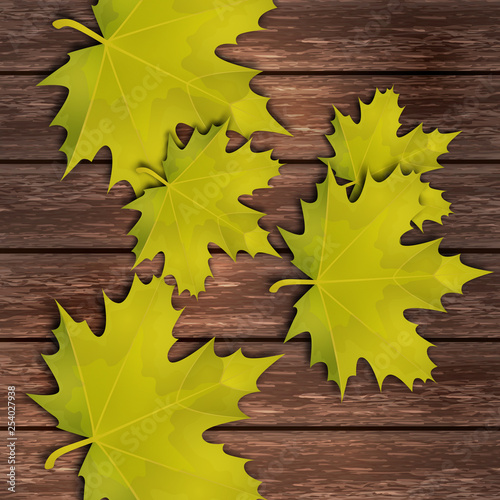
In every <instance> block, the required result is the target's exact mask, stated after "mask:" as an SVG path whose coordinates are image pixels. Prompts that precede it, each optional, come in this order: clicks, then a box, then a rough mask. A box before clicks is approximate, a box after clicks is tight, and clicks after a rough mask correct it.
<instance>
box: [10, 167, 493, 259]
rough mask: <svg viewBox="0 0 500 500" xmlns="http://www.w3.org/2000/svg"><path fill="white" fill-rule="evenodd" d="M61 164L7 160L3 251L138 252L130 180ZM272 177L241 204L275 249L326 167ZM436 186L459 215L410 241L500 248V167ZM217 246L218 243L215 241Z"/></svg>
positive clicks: (450, 177)
mask: <svg viewBox="0 0 500 500" xmlns="http://www.w3.org/2000/svg"><path fill="white" fill-rule="evenodd" d="M63 170H64V167H63V166H62V165H56V164H54V165H33V164H21V165H1V166H0V175H1V176H2V184H1V186H0V198H1V199H2V200H4V202H3V203H2V210H1V211H0V226H1V227H2V228H4V230H3V232H2V234H1V235H0V246H1V247H2V248H10V249H13V248H123V249H132V248H133V246H134V245H135V242H136V240H135V238H134V237H132V236H127V233H128V231H129V230H130V228H131V227H132V226H133V225H134V224H135V222H136V221H137V220H138V217H139V212H136V211H131V210H122V207H123V206H125V205H126V204H127V203H129V202H130V201H131V200H133V199H134V195H133V192H132V189H131V188H130V187H129V186H128V185H127V184H125V183H121V184H119V185H117V186H116V187H115V188H114V189H112V190H111V191H110V193H109V194H108V192H107V191H108V179H109V168H108V167H107V166H106V165H98V164H87V165H82V166H81V168H79V169H77V170H76V171H75V172H74V173H72V174H71V175H70V176H69V177H67V178H66V179H64V181H63V182H60V177H61V172H62V171H63ZM280 172H281V176H280V177H276V178H274V179H273V180H272V181H271V185H272V186H273V187H274V189H261V190H257V191H256V192H255V194H254V196H253V197H252V196H244V197H242V201H243V202H244V203H245V204H247V205H249V206H251V207H253V208H255V209H256V210H258V211H260V212H262V213H266V214H267V216H266V217H264V218H263V219H262V220H261V226H262V227H263V228H264V229H266V230H267V231H270V233H271V236H270V241H271V243H272V244H273V245H274V247H275V248H277V249H284V248H286V245H285V244H284V241H283V239H282V237H281V235H280V233H279V231H278V229H277V227H278V226H279V227H283V228H285V229H287V230H289V231H292V232H296V233H299V232H302V231H303V219H302V210H301V208H300V203H299V199H300V198H302V199H304V200H306V201H313V200H314V199H315V198H316V183H318V182H322V181H323V179H324V177H325V174H326V167H325V166H324V165H319V164H318V165H313V164H304V165H292V164H287V165H284V166H283V167H281V169H280ZM424 179H425V180H427V181H431V183H432V185H433V186H434V187H436V188H437V189H442V190H445V191H446V195H445V197H446V199H447V200H449V201H451V202H452V203H453V207H452V208H453V210H454V215H452V216H451V217H446V218H445V219H444V226H440V225H438V224H434V223H430V222H429V223H426V224H425V227H424V229H425V234H422V233H421V232H420V231H418V230H414V231H411V232H410V233H408V234H407V235H406V236H405V238H404V242H405V243H418V242H421V241H427V240H428V239H429V238H430V239H436V238H444V242H443V245H444V246H445V247H447V248H457V249H464V248H500V226H499V224H498V222H499V221H500V202H499V200H500V179H499V176H498V165H489V164H467V165H456V164H453V165H446V166H445V168H443V169H441V170H439V171H436V172H432V173H429V174H427V175H426V176H425V177H424ZM211 248H215V245H212V246H211Z"/></svg>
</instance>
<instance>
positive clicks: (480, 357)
mask: <svg viewBox="0 0 500 500" xmlns="http://www.w3.org/2000/svg"><path fill="white" fill-rule="evenodd" d="M92 3H95V2H91V1H90V0H73V1H72V2H67V1H63V0H50V1H48V2H42V1H40V0H16V1H14V0H3V1H2V5H1V7H0V12H1V14H2V15H1V16H0V40H1V41H2V43H1V44H0V89H1V91H2V99H1V101H0V175H1V176H2V183H1V185H0V199H1V200H2V204H1V205H2V206H1V209H0V226H1V227H2V231H1V234H0V311H2V312H1V314H0V382H1V384H2V386H3V387H5V386H6V385H10V384H15V385H16V386H17V387H18V398H19V399H18V402H17V403H18V407H17V408H18V413H17V416H18V420H17V422H18V426H19V431H18V434H17V435H18V442H17V443H18V465H17V467H18V468H17V471H18V491H17V494H16V495H17V498H18V499H19V500H28V499H30V500H31V499H33V498H35V499H46V498H47V499H48V498H54V497H58V498H60V499H61V500H76V499H78V498H82V496H83V491H82V482H81V480H80V479H78V477H77V471H78V469H79V466H80V464H81V461H82V459H83V456H84V450H79V451H77V452H75V453H72V454H70V455H68V456H65V457H63V458H62V459H60V461H58V463H57V464H56V468H55V469H54V470H52V471H45V470H44V469H43V463H44V460H45V459H46V457H47V456H48V455H49V453H50V452H51V451H52V450H53V449H55V448H56V447H59V446H63V445H65V444H68V443H69V442H71V440H72V439H73V438H72V437H71V436H69V435H68V434H66V433H64V432H61V431H53V430H52V428H53V426H54V419H53V418H52V417H50V416H49V415H48V414H46V413H44V412H43V411H42V410H41V409H40V408H39V407H38V406H37V405H35V404H34V403H33V402H32V401H31V400H29V399H28V398H27V397H26V396H25V394H24V393H25V392H33V393H50V392H54V391H55V390H57V388H56V385H55V382H54V380H53V378H52V377H51V375H50V372H49V371H48V369H47V368H46V367H45V365H44V363H43V361H42V359H41V357H40V355H39V354H40V352H54V351H55V349H56V348H55V346H54V344H53V343H52V342H51V341H50V340H49V339H50V338H51V334H50V330H51V329H52V328H54V327H56V326H57V322H58V321H57V310H56V307H55V304H54V299H58V300H59V301H60V302H61V303H62V305H63V306H65V307H66V308H67V309H68V311H69V312H70V313H71V314H72V316H73V317H74V318H75V319H76V320H82V319H87V320H88V322H89V324H90V326H91V328H93V329H94V331H95V332H101V331H102V329H103V326H104V316H103V302H102V296H101V289H104V290H105V291H106V292H107V294H108V295H109V296H110V297H111V298H112V299H113V300H117V301H118V300H122V299H123V298H124V297H125V296H126V294H127V290H128V288H129V287H130V284H131V280H132V276H133V273H132V272H131V271H130V269H131V267H132V265H133V255H132V254H131V253H130V252H129V250H130V249H131V248H132V246H133V245H134V239H133V238H132V237H127V236H126V233H127V232H128V230H129V229H130V228H131V227H132V225H133V224H134V222H135V221H136V220H137V217H138V214H137V213H134V212H131V211H130V212H129V211H125V210H121V207H122V206H123V205H124V204H125V203H126V202H127V201H129V200H130V199H131V197H132V194H131V191H130V189H129V188H128V187H126V186H124V185H119V186H117V187H116V188H115V189H113V190H112V191H111V192H110V193H109V194H106V190H107V178H108V176H109V169H110V155H109V151H107V150H105V149H103V150H102V151H101V152H100V153H99V154H98V156H97V164H95V165H89V164H87V165H81V166H78V167H77V169H76V170H75V172H73V173H72V174H71V175H70V176H69V177H68V178H67V179H66V180H65V181H64V182H62V183H59V178H60V176H61V174H62V171H63V169H64V163H65V158H64V155H63V154H62V153H60V152H58V150H59V147H60V146H61V144H62V142H63V140H64V137H65V132H64V130H62V129H60V128H51V129H49V124H50V122H51V121H52V119H53V117H54V116H55V114H56V113H57V110H58V109H59V107H60V106H61V104H62V103H63V101H64V97H65V91H64V90H63V89H60V88H55V87H52V88H48V87H44V88H36V84H37V83H38V82H39V81H40V80H41V79H42V78H43V75H45V74H47V73H48V72H50V71H52V70H54V69H56V68H57V67H59V66H60V65H62V64H64V62H65V61H66V60H67V56H66V53H67V52H69V51H71V50H75V49H78V48H83V47H86V46H88V45H89V44H90V43H93V42H91V41H90V40H89V39H88V38H87V37H86V36H85V35H82V34H81V33H78V32H76V31H74V30H69V29H66V30H62V31H57V30H55V29H53V28H52V27H51V22H52V21H53V20H55V19H59V18H72V19H75V20H78V21H80V22H82V23H83V24H85V25H87V26H89V27H90V28H91V29H96V23H95V19H93V15H92V11H91V4H92ZM228 4H231V2H228ZM276 4H277V6H278V8H277V9H275V10H273V11H271V12H269V13H267V14H266V15H265V16H264V17H263V18H262V21H261V24H262V26H263V27H265V28H267V30H265V31H260V32H254V33H248V34H244V35H242V36H240V37H239V38H238V45H237V46H236V45H233V46H223V47H220V48H219V49H218V54H219V55H220V56H221V57H223V58H225V59H228V60H231V61H233V62H236V63H239V64H242V65H247V66H250V67H254V68H256V69H260V70H262V71H265V72H267V74H266V73H265V74H264V75H260V76H258V77H256V78H255V79H254V80H253V82H252V87H253V89H254V90H255V91H257V92H259V93H261V94H262V95H265V96H268V97H270V98H271V99H270V102H269V109H270V111H271V112H272V113H273V114H274V115H275V116H276V117H277V119H278V120H279V121H280V122H281V123H283V124H284V125H285V126H286V127H287V128H288V129H289V130H290V132H292V133H293V134H294V137H291V138H290V137H280V136H272V135H270V134H263V133H260V134H256V137H255V139H254V141H253V146H254V147H255V148H256V149H257V150H264V149H270V148H274V153H273V155H274V157H275V158H281V159H282V160H290V161H292V162H293V163H294V164H289V165H286V166H284V167H282V176H281V177H280V178H276V179H275V180H273V181H272V184H273V186H274V189H273V190H260V191H258V192H256V193H255V195H254V196H253V197H250V196H245V197H243V198H242V201H243V202H244V203H246V204H249V205H250V206H252V207H254V208H255V209H257V210H260V211H264V212H265V213H267V214H268V215H267V216H266V217H265V218H264V219H263V220H262V226H263V227H264V228H265V229H267V230H270V231H271V236H270V238H271V241H272V242H273V244H274V245H275V246H276V247H277V248H279V249H281V251H282V252H283V250H284V246H283V241H282V239H281V238H280V236H279V235H278V233H277V232H276V229H275V227H276V225H280V226H282V227H284V228H286V229H288V230H290V231H294V232H298V231H300V230H301V229H302V223H301V216H300V210H299V204H298V198H299V197H302V198H304V199H306V200H307V201H312V200H313V199H314V197H315V187H314V184H315V182H318V181H321V180H322V178H323V176H324V172H325V168H324V167H323V166H321V165H320V164H319V163H318V162H316V158H317V157H318V156H330V155H332V150H331V148H330V146H329V144H328V143H327V141H326V139H325V138H324V135H325V134H329V133H331V132H332V127H331V124H330V120H331V119H332V114H333V111H332V107H331V105H332V104H335V105H337V106H338V107H339V108H340V110H341V111H342V112H343V113H344V114H347V113H349V114H352V115H353V117H354V118H355V119H357V118H358V117H359V109H358V103H357V99H358V97H360V98H361V99H363V100H364V101H369V100H370V99H371V97H372V95H373V92H374V89H375V87H380V88H387V87H392V86H393V85H395V89H396V91H397V92H399V93H401V94H402V96H401V99H400V100H401V103H402V104H403V105H405V106H406V110H405V113H404V114H403V120H402V122H403V126H402V128H401V133H404V132H407V131H408V130H410V129H412V128H413V127H415V126H416V125H418V124H419V123H420V122H424V124H425V130H426V131H430V130H432V129H433V128H436V127H439V130H440V131H442V132H451V131H455V130H459V129H460V130H463V133H462V134H461V135H460V136H459V137H458V138H457V139H456V140H455V141H454V142H453V143H452V145H451V147H450V154H449V155H446V156H444V157H443V161H444V162H445V163H446V165H445V168H444V169H442V170H441V171H439V172H434V173H432V174H429V176H428V180H431V181H432V183H433V185H434V186H435V187H436V188H438V189H444V190H445V191H447V194H446V198H447V199H449V200H450V201H452V202H453V204H454V205H453V209H454V211H455V215H454V216H452V217H450V218H448V219H447V220H446V222H445V224H444V226H443V227H441V226H438V225H436V224H427V225H426V226H425V235H424V236H422V235H419V234H417V233H416V232H412V233H409V234H408V235H406V236H405V238H404V241H405V242H406V243H415V242H418V241H422V238H424V239H427V238H436V237H441V236H444V237H445V240H444V242H443V247H445V248H446V249H448V250H452V249H463V250H465V251H467V252H468V253H467V254H466V255H464V256H463V257H462V260H463V261H464V262H465V263H467V264H469V265H473V266H476V267H480V268H485V269H489V270H493V271H494V272H495V273H494V274H492V275H488V276H486V277H483V278H481V279H479V280H475V281H474V282H472V283H470V284H468V285H466V286H465V288H464V292H465V295H464V296H460V295H448V296H446V297H445V298H444V300H443V303H444V305H445V307H446V308H447V309H448V311H449V314H442V313H436V312H430V311H415V310H413V311H407V312H406V313H405V314H406V316H407V317H408V319H410V320H411V321H414V322H416V323H418V324H419V325H420V326H419V328H418V331H419V333H420V334H421V335H422V336H424V337H426V338H429V339H432V340H434V341H435V344H436V347H433V348H432V349H431V350H430V355H431V358H432V359H433V360H434V362H435V363H437V365H438V368H437V369H436V370H434V372H433V374H434V376H435V379H436V380H437V382H438V383H437V384H434V383H427V384H423V383H421V382H419V383H417V384H416V387H415V390H414V391H413V392H411V391H409V390H408V389H407V388H406V387H405V386H404V385H403V384H402V383H400V382H398V381H396V380H395V379H393V378H389V379H388V380H387V381H386V382H385V383H384V391H383V392H382V393H380V392H379V391H378V390H377V386H376V383H375V380H374V376H373V373H372V372H371V370H370V369H369V368H368V367H367V365H366V364H365V363H364V362H360V363H359V366H358V374H359V376H358V377H356V378H355V379H353V380H352V381H351V382H350V385H349V387H348V391H347V395H346V398H345V400H344V401H343V402H342V403H340V401H339V395H338V389H337V388H336V387H335V386H334V384H333V383H331V382H327V381H326V380H325V379H326V376H325V369H324V366H323V365H316V366H314V367H312V368H309V366H308V364H309V362H308V360H309V349H310V347H309V345H310V344H309V339H308V336H307V334H303V335H302V336H301V337H299V338H298V339H295V340H294V341H292V342H290V343H287V344H283V343H282V342H281V341H282V339H283V338H284V337H285V335H286V332H287V329H288V326H289V324H290V321H291V320H292V318H293V315H294V309H293V304H294V302H295V301H296V300H297V298H298V297H299V296H300V295H301V294H302V293H303V292H304V291H305V290H306V288H305V287H287V288H285V289H282V290H281V291H280V292H279V293H278V294H270V293H269V292H268V289H269V286H270V285H271V284H272V283H273V282H274V281H276V280H278V279H282V278H284V277H299V276H300V273H299V272H298V271H297V270H296V269H295V268H294V267H293V266H292V265H291V264H290V258H291V257H290V255H289V254H288V253H286V252H283V255H284V258H283V259H281V260H280V259H277V258H273V257H270V256H263V255H259V256H258V257H257V258H256V259H251V258H249V257H248V256H247V255H239V256H238V259H237V262H236V263H234V262H232V261H231V259H229V257H227V256H225V255H223V254H220V253H217V249H214V248H213V252H214V257H213V259H212V261H211V265H212V269H213V272H214V279H209V280H208V281H207V291H206V292H205V293H202V294H201V295H200V298H199V300H198V301H196V300H195V299H192V298H189V297H188V296H187V295H186V294H183V295H182V296H180V297H178V296H176V297H174V305H175V307H177V308H181V307H185V308H186V309H185V312H184V313H183V315H182V317H181V319H180V321H179V323H178V325H177V326H176V328H175V331H174V333H175V335H176V336H177V337H178V338H179V339H181V341H179V342H178V343H177V344H176V345H175V346H174V348H173V349H172V351H171V359H172V360H175V359H179V357H182V356H185V355H187V354H188V353H189V352H192V351H193V350H194V349H196V348H197V347H198V346H199V345H201V342H204V341H206V339H208V338H210V337H212V336H214V335H215V336H216V337H217V343H216V345H217V352H218V353H219V354H221V355H224V354H228V353H230V352H233V351H234V350H235V349H237V348H242V349H243V351H244V352H245V354H247V355H248V356H262V355H271V354H278V353H286V356H284V357H282V358H281V359H280V360H279V361H278V362H277V363H276V364H275V365H274V366H273V367H272V368H271V369H270V370H269V372H267V373H266V374H264V375H263V376H262V377H261V379H260V381H259V387H260V389H261V392H260V393H258V394H255V395H251V396H248V397H246V398H245V399H244V400H243V402H242V404H241V408H242V409H243V410H244V411H245V412H246V413H248V414H249V415H250V416H251V417H252V418H251V419H249V420H247V421H245V422H242V423H235V424H232V425H230V426H226V427H225V428H223V429H218V430H211V431H208V432H207V433H206V438H207V439H208V440H209V441H211V442H219V443H221V442H224V443H227V445H226V446H225V449H226V450H227V451H228V452H229V453H232V454H235V455H238V456H244V457H248V458H251V459H254V461H253V462H250V463H249V464H248V471H249V473H250V474H252V475H254V476H255V477H258V478H259V479H260V480H262V481H263V485H262V487H261V490H260V491H261V494H262V495H263V496H266V497H267V498H268V499H269V500H281V499H283V500H284V499H287V500H288V499H290V498H292V499H297V500H305V499H313V498H314V499H322V500H323V499H333V498H335V499H341V500H343V499H350V500H352V499H356V500H365V499H366V498H384V499H385V498H395V499H407V498H411V499H416V500H424V499H425V500H434V499H435V500H447V499H450V500H451V499H453V500H455V499H467V500H484V499H491V498H496V497H497V496H498V491H500V476H499V475H498V470H499V469H500V455H499V454H498V446H499V444H500V443H499V441H500V432H499V430H498V429H500V412H499V410H498V408H500V404H499V403H500V401H499V400H500V382H498V380H500V376H499V375H500V373H499V370H500V343H499V342H498V339H499V338H500V337H499V332H498V324H499V322H500V299H499V297H498V287H499V286H500V277H499V276H500V260H499V255H498V249H499V248H500V230H499V227H500V226H499V215H500V212H499V210H500V208H499V201H498V200H499V189H500V187H499V181H498V179H497V177H498V175H497V172H496V170H497V168H498V162H499V161H500V154H499V151H498V137H499V133H500V75H499V74H498V72H500V57H499V43H500V32H499V30H498V24H499V21H500V7H499V4H498V2H497V1H496V0H495V1H491V0H461V1H460V2H456V0H365V1H364V2H360V1H359V0H341V1H337V2H332V1H331V0H310V1H308V2H304V0H276ZM301 161H304V162H306V163H299V162H301ZM490 250H491V252H490V253H485V252H488V251H490ZM161 267H162V257H161V256H160V257H158V258H156V259H155V260H154V261H153V262H152V263H151V262H146V263H144V264H142V265H140V266H139V268H138V269H137V272H138V274H139V276H140V277H141V278H142V279H143V280H145V281H148V280H149V279H150V276H151V275H152V274H153V273H155V274H158V273H159V271H160V269H161ZM170 282H172V281H171V280H170ZM4 399H5V394H4V393H2V394H1V395H0V407H4V406H5V404H4V403H5V401H4ZM360 426H361V427H360ZM363 426H364V427H363ZM404 426H407V427H408V426H409V427H410V428H404ZM461 426H463V427H461ZM356 427H359V428H358V429H356ZM473 428H476V430H468V429H473ZM2 429H5V428H2ZM29 429H32V430H29ZM35 429H36V430H35ZM294 429H295V430H294ZM299 429H300V430H299ZM445 429H446V430H445ZM4 434H5V433H4ZM5 437H6V436H5V435H2V438H3V439H4V443H5ZM5 451H6V447H5V446H3V447H2V451H1V452H0V461H1V462H2V463H5V458H4V455H3V454H4V453H5ZM0 496H1V494H0Z"/></svg>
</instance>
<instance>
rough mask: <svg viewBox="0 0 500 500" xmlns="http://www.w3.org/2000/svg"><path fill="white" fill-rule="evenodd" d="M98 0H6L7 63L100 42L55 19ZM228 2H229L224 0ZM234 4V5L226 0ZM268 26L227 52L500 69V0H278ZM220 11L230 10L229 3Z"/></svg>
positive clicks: (352, 65)
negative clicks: (60, 26)
mask: <svg viewBox="0 0 500 500" xmlns="http://www.w3.org/2000/svg"><path fill="white" fill-rule="evenodd" d="M91 3H92V2H90V1H89V0H74V1H73V2H71V3H69V2H62V1H60V0H57V1H52V2H41V1H35V0H16V1H14V0H3V2H2V18H1V20H0V32H1V33H2V34H3V38H4V40H3V41H4V43H3V44H2V49H1V50H0V61H1V63H0V70H2V71H9V70H10V71H22V70H26V69H30V70H32V71H33V70H40V71H47V70H49V69H54V68H55V67H57V66H58V65H60V64H63V63H64V62H65V60H66V56H65V54H66V52H69V51H72V50H75V49H78V48H82V47H85V46H88V45H90V44H91V42H90V40H89V39H88V38H87V37H86V36H85V35H83V34H81V33H78V32H76V31H74V30H64V31H63V32H57V31H56V30H55V29H53V28H52V27H51V22H52V21H54V20H55V19H60V18H67V17H69V18H72V19H76V20H78V21H80V22H82V23H83V24H85V25H87V26H88V27H90V28H91V29H96V22H95V19H94V18H93V15H92V11H91V8H90V6H91ZM222 5H224V4H222ZM227 5H228V6H229V7H227V6H226V8H228V9H231V4H230V3H229V4H227ZM276 5H277V6H278V8H277V9H275V10H274V11H271V12H269V13H267V14H266V15H265V16H264V17H263V18H262V20H261V25H262V26H263V27H265V28H267V31H263V32H254V33H250V34H244V35H242V36H240V37H239V38H238V46H237V47H234V46H225V47H223V48H221V49H219V53H220V55H221V56H223V57H225V58H229V59H230V60H232V61H234V62H237V63H239V64H244V65H247V66H251V67H254V68H257V69H261V70H267V71H276V70H280V71H289V70H299V71H311V70H312V71H322V70H333V71H360V70H364V71H373V70H375V71H383V70H406V71H408V70H410V71H412V70H413V71H415V70H437V71H443V70H462V71H464V70H465V71H467V70H497V71H498V70H500V59H499V58H498V42H499V33H498V29H497V26H498V24H499V22H500V9H499V7H498V3H496V2H491V1H488V0H480V1H478V0H461V2H460V3H458V4H457V2H456V1H454V0H437V1H436V0H434V1H429V0H417V1H415V0H390V1H387V0H367V1H364V2H362V3H360V2H357V1H352V0H351V1H342V2H331V1H330V0H311V1H309V2H307V5H306V4H304V2H300V1H298V0H276ZM220 12H221V15H224V14H225V12H226V11H225V10H224V8H223V7H222V8H221V10H220Z"/></svg>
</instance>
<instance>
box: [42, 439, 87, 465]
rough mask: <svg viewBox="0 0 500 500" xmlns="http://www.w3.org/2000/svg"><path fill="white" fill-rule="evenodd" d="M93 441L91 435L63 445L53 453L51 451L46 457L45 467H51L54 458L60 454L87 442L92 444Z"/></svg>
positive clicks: (85, 444)
mask: <svg viewBox="0 0 500 500" xmlns="http://www.w3.org/2000/svg"><path fill="white" fill-rule="evenodd" d="M93 442H94V438H93V437H91V438H88V439H83V440H82V441H77V442H76V443H73V444H68V445H67V446H63V447H62V448H59V449H58V450H56V451H54V453H52V454H51V455H50V457H49V458H47V461H46V462H45V468H46V469H52V467H54V464H55V462H56V460H57V459H58V458H59V457H60V456H62V455H64V454H66V453H69V452H70V451H73V450H76V449H78V448H81V447H82V446H87V445H88V444H92V443H93Z"/></svg>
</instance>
